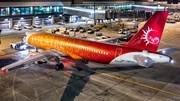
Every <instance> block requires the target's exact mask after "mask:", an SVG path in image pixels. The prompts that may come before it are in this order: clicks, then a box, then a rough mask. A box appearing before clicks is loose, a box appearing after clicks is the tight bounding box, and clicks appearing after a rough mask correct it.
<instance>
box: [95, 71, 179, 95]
mask: <svg viewBox="0 0 180 101" xmlns="http://www.w3.org/2000/svg"><path fill="white" fill-rule="evenodd" d="M95 72H96V73H99V74H102V75H106V76H109V77H112V78H116V79H119V80H123V81H126V82H130V83H133V84H136V85H140V86H143V87H147V88H150V89H154V90H157V91H160V92H164V93H167V94H171V95H174V96H179V97H180V95H178V94H175V93H171V92H168V91H165V90H161V89H158V88H154V87H151V86H148V85H144V84H141V83H137V82H133V81H130V80H126V79H123V78H120V77H116V76H113V75H109V74H106V73H102V72H98V71H95Z"/></svg>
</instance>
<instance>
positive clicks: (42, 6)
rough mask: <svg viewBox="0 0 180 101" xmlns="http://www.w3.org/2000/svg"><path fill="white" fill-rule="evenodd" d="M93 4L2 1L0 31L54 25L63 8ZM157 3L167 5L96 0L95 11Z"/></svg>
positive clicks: (150, 2)
mask: <svg viewBox="0 0 180 101" xmlns="http://www.w3.org/2000/svg"><path fill="white" fill-rule="evenodd" d="M174 1H176V0H174ZM93 3H94V2H93V0H26V1H22V0H18V1H17V2H14V1H12V0H8V1H6V0H3V1H1V3H0V29H10V28H12V27H13V26H14V25H17V24H20V25H21V26H23V25H24V24H30V25H33V24H35V23H39V24H43V25H49V24H54V23H56V21H57V20H58V19H59V17H60V16H62V15H63V13H64V10H63V6H69V7H70V6H71V7H80V8H85V9H94V6H93ZM157 3H158V4H164V5H168V4H167V1H165V0H159V1H158V2H157V1H156V0H142V1H141V0H138V1H136V0H129V1H126V0H112V1H108V0H105V1H103V3H102V2H101V0H96V4H95V9H96V10H98V9H104V10H109V9H124V10H133V9H134V8H138V7H135V6H134V5H135V4H137V5H138V4H139V5H141V4H142V5H144V4H145V5H152V6H153V5H156V4H157ZM139 8H140V9H142V8H141V7H139ZM144 10H145V9H144ZM76 16H77V15H76Z"/></svg>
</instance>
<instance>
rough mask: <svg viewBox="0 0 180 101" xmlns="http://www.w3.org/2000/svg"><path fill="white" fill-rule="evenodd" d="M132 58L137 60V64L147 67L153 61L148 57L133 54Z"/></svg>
mask: <svg viewBox="0 0 180 101" xmlns="http://www.w3.org/2000/svg"><path fill="white" fill-rule="evenodd" d="M134 58H135V59H136V60H137V62H138V65H140V66H143V67H149V66H151V65H152V64H153V63H154V61H153V60H152V59H150V58H148V57H144V56H139V55H138V56H134Z"/></svg>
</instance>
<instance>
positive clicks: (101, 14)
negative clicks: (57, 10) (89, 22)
mask: <svg viewBox="0 0 180 101" xmlns="http://www.w3.org/2000/svg"><path fill="white" fill-rule="evenodd" d="M63 9H64V14H67V15H77V16H82V17H88V18H94V10H92V9H83V8H76V7H63ZM105 14H106V11H105V10H101V11H97V10H96V12H95V18H96V19H102V20H103V19H106V16H105Z"/></svg>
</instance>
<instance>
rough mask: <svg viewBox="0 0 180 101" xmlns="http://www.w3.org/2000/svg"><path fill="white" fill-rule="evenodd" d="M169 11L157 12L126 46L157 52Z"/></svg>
mask: <svg viewBox="0 0 180 101" xmlns="http://www.w3.org/2000/svg"><path fill="white" fill-rule="evenodd" d="M167 15H168V12H155V13H154V15H153V16H152V17H151V18H150V19H149V20H148V21H147V22H146V23H145V25H144V26H143V27H142V28H141V29H140V30H139V31H138V32H137V33H136V35H135V36H134V37H133V38H132V39H131V40H129V41H128V42H127V43H125V44H124V45H125V46H128V47H131V48H136V49H141V50H149V51H152V52H156V51H157V49H158V46H159V42H160V40H161V36H162V32H163V29H164V25H165V22H166V19H167Z"/></svg>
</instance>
